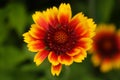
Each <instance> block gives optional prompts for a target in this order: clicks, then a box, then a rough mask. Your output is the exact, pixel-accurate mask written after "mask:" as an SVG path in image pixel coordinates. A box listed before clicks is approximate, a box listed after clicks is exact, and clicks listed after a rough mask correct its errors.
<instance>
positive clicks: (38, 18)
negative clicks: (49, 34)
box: [32, 11, 48, 29]
mask: <svg viewBox="0 0 120 80" xmlns="http://www.w3.org/2000/svg"><path fill="white" fill-rule="evenodd" d="M32 18H33V20H34V22H35V23H36V24H38V25H39V26H41V27H42V28H44V29H48V22H47V20H46V17H45V15H44V14H43V13H41V12H39V11H36V12H35V14H33V15H32Z"/></svg>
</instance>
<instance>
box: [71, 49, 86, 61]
mask: <svg viewBox="0 0 120 80" xmlns="http://www.w3.org/2000/svg"><path fill="white" fill-rule="evenodd" d="M80 50H81V52H80V53H79V54H78V55H75V56H73V60H74V61H75V62H82V60H84V58H85V57H86V56H87V53H86V51H85V50H84V49H82V48H80Z"/></svg>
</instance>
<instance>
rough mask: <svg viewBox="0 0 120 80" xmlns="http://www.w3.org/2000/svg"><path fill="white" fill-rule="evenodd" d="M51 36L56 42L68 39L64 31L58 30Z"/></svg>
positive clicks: (63, 41)
mask: <svg viewBox="0 0 120 80" xmlns="http://www.w3.org/2000/svg"><path fill="white" fill-rule="evenodd" d="M53 36H54V40H55V41H56V42H58V43H65V42H66V41H67V39H68V35H67V34H66V33H65V32H64V31H58V32H56V33H55V34H54V35H53Z"/></svg>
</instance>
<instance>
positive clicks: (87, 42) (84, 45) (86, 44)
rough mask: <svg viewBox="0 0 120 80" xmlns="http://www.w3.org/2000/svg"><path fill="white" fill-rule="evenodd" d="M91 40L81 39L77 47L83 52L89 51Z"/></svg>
mask: <svg viewBox="0 0 120 80" xmlns="http://www.w3.org/2000/svg"><path fill="white" fill-rule="evenodd" d="M92 42H93V41H92V39H90V38H81V39H79V41H78V44H77V45H78V46H80V47H82V48H84V49H85V50H89V49H90V48H91V44H92Z"/></svg>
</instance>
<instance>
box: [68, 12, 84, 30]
mask: <svg viewBox="0 0 120 80" xmlns="http://www.w3.org/2000/svg"><path fill="white" fill-rule="evenodd" d="M83 17H84V15H83V14H82V13H81V12H80V13H78V14H76V15H75V16H74V17H73V18H72V19H71V21H70V23H69V26H70V27H72V28H75V27H76V26H77V25H78V24H79V23H81V21H80V19H81V18H83Z"/></svg>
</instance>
